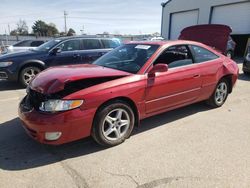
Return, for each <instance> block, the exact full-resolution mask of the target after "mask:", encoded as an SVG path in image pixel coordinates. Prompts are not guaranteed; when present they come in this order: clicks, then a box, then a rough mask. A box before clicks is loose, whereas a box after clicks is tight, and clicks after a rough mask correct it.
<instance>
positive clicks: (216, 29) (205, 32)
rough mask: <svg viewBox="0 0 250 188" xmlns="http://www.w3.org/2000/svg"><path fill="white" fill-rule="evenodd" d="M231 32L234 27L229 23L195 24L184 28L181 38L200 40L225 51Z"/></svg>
mask: <svg viewBox="0 0 250 188" xmlns="http://www.w3.org/2000/svg"><path fill="white" fill-rule="evenodd" d="M231 32H232V29H231V28H230V27H229V26H227V25H219V24H206V25H194V26H190V27H186V28H184V29H183V30H182V31H181V34H180V36H179V40H191V41H196V42H200V43H203V44H206V45H208V46H211V47H212V48H215V49H217V50H219V51H220V52H222V53H225V52H226V49H227V42H228V39H229V36H230V33H231Z"/></svg>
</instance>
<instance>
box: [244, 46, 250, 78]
mask: <svg viewBox="0 0 250 188" xmlns="http://www.w3.org/2000/svg"><path fill="white" fill-rule="evenodd" d="M243 72H244V74H250V45H249V46H248V48H247V53H246V56H245V59H244V62H243Z"/></svg>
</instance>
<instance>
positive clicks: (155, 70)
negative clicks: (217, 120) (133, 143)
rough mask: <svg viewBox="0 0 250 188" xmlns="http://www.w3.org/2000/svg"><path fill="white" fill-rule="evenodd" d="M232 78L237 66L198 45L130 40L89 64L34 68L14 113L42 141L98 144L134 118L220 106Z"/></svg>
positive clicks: (116, 137) (113, 141)
mask: <svg viewBox="0 0 250 188" xmlns="http://www.w3.org/2000/svg"><path fill="white" fill-rule="evenodd" d="M224 34H225V33H224ZM227 39H228V36H226V40H225V41H224V42H225V46H226V43H227ZM221 42H222V41H220V44H221ZM219 46H220V45H219ZM219 46H218V47H219ZM237 77H238V66H237V64H236V63H235V62H234V61H232V60H231V59H229V58H227V57H225V56H224V55H222V54H220V53H219V52H218V51H216V50H214V49H213V48H211V47H208V46H206V45H204V44H201V43H198V42H191V41H185V40H178V41H165V42H164V41H161V42H132V43H128V44H124V45H123V46H121V47H118V48H116V49H115V50H113V51H111V52H109V53H108V54H106V55H104V56H103V57H101V58H100V59H98V60H97V61H95V62H94V63H93V64H85V65H75V66H74V65H73V66H61V67H55V68H50V69H47V70H45V71H43V72H41V73H40V74H39V75H37V76H36V77H35V79H34V80H33V81H32V82H31V84H30V86H29V87H28V89H27V96H26V97H25V98H24V99H23V100H22V101H21V103H20V106H19V117H20V119H21V121H22V122H23V125H24V126H23V127H24V128H25V130H26V131H27V133H28V134H29V135H30V136H31V137H33V138H34V139H35V140H38V141H39V142H41V143H45V144H53V145H58V144H63V143H67V142H71V141H74V140H78V139H81V138H84V137H88V136H90V135H92V136H93V138H94V139H95V140H96V141H97V142H98V143H99V144H102V145H105V146H114V145H117V144H120V143H122V142H123V141H124V140H125V139H126V138H128V137H129V136H130V134H131V132H132V130H133V128H134V126H137V125H138V124H139V122H140V120H141V119H144V118H147V117H150V116H153V115H155V114H159V113H162V112H166V111H169V110H172V109H176V108H179V107H182V106H186V105H188V104H191V103H196V102H199V101H207V103H208V104H210V105H211V106H213V107H220V106H222V105H223V103H224V102H225V100H226V99H227V96H228V94H229V93H231V92H232V89H233V86H234V84H235V82H236V80H237Z"/></svg>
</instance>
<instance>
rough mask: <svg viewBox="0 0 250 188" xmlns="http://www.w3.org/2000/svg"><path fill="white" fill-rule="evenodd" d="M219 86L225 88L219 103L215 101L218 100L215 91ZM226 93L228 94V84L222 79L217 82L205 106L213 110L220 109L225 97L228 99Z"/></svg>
mask: <svg viewBox="0 0 250 188" xmlns="http://www.w3.org/2000/svg"><path fill="white" fill-rule="evenodd" d="M220 86H225V87H226V91H225V93H224V94H223V97H221V99H220V101H218V100H217V99H218V95H217V94H218V92H219V91H217V89H218V88H219V87H220ZM228 93H229V84H228V81H227V80H226V79H224V78H222V79H221V80H220V81H219V82H218V84H217V85H216V88H215V90H214V92H213V94H212V96H211V97H210V98H209V99H208V100H207V101H206V102H207V104H208V105H209V106H211V107H214V108H218V107H221V106H222V105H223V104H224V103H225V101H226V99H227V97H228ZM221 95H222V94H221Z"/></svg>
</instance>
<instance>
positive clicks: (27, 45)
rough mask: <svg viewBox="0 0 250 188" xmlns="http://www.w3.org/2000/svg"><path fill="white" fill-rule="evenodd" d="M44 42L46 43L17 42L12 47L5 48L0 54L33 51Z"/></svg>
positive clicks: (36, 41)
mask: <svg viewBox="0 0 250 188" xmlns="http://www.w3.org/2000/svg"><path fill="white" fill-rule="evenodd" d="M45 42H46V41H44V40H22V41H19V42H17V43H15V44H13V45H10V46H8V47H6V48H5V49H4V50H3V51H2V54H6V53H12V52H20V51H25V50H29V49H35V48H36V47H38V46H40V45H42V44H43V43H45Z"/></svg>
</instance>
